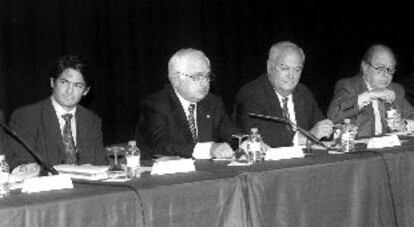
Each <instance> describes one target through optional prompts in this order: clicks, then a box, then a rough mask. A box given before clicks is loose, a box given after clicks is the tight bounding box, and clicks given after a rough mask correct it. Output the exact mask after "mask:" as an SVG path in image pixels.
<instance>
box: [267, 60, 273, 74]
mask: <svg viewBox="0 0 414 227" xmlns="http://www.w3.org/2000/svg"><path fill="white" fill-rule="evenodd" d="M266 66H267V73H268V74H270V73H271V72H272V67H273V63H272V61H270V60H267V64H266Z"/></svg>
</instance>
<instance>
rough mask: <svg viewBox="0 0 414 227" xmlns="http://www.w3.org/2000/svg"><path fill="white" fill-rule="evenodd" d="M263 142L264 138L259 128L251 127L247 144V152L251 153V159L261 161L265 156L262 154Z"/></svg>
mask: <svg viewBox="0 0 414 227" xmlns="http://www.w3.org/2000/svg"><path fill="white" fill-rule="evenodd" d="M262 143H263V140H262V137H261V136H260V134H259V132H258V129H257V128H251V129H250V135H249V138H248V144H247V153H248V154H249V155H250V159H251V160H252V161H253V162H256V161H260V160H262V159H263V158H264V156H263V154H262Z"/></svg>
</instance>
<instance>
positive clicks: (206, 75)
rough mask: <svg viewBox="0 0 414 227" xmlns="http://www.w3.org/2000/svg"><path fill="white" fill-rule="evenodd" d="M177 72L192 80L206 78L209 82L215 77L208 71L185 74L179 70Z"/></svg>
mask: <svg viewBox="0 0 414 227" xmlns="http://www.w3.org/2000/svg"><path fill="white" fill-rule="evenodd" d="M177 73H179V74H181V75H184V76H186V77H188V78H190V79H191V80H192V81H194V82H199V81H202V80H206V81H208V82H210V81H212V80H214V78H215V75H214V74H213V73H211V72H209V73H194V74H186V73H181V72H177Z"/></svg>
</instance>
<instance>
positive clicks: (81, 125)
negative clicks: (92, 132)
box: [75, 105, 89, 163]
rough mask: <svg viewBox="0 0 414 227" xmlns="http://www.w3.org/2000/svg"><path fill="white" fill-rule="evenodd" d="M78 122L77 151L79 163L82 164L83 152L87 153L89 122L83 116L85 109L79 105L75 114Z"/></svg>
mask: <svg viewBox="0 0 414 227" xmlns="http://www.w3.org/2000/svg"><path fill="white" fill-rule="evenodd" d="M75 118H76V119H75V120H76V150H77V152H78V153H77V156H78V161H79V163H81V160H80V159H81V158H82V157H83V154H82V152H84V151H85V149H84V147H85V141H88V132H89V130H88V120H87V119H85V114H83V109H82V108H81V107H80V106H79V105H78V107H77V108H76V114H75Z"/></svg>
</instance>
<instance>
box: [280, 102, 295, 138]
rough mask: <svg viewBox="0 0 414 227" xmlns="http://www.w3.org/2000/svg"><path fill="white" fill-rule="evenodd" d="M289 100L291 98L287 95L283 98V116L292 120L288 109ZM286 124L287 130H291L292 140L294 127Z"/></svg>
mask: <svg viewBox="0 0 414 227" xmlns="http://www.w3.org/2000/svg"><path fill="white" fill-rule="evenodd" d="M288 100H289V99H288V98H287V97H284V98H282V102H283V107H282V108H283V110H282V111H283V118H284V119H287V120H289V121H290V120H291V119H290V114H289V109H288ZM285 126H286V130H287V131H288V132H289V137H291V138H290V140H292V138H293V134H294V129H293V128H292V126H291V125H290V124H285Z"/></svg>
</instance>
